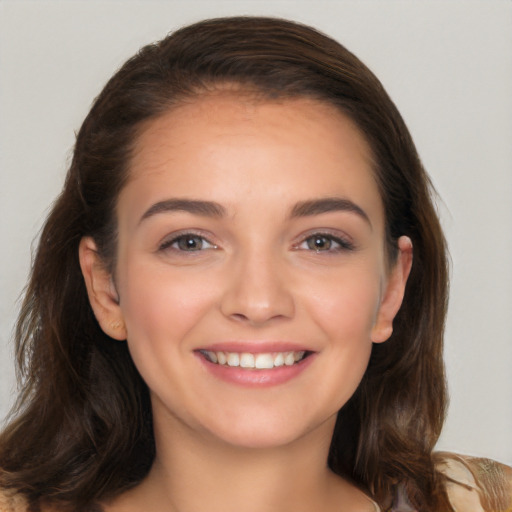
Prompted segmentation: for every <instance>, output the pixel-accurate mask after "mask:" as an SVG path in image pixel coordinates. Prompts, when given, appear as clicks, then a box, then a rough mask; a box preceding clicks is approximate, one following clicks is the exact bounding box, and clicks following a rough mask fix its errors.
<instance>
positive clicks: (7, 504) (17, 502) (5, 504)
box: [0, 489, 27, 512]
mask: <svg viewBox="0 0 512 512" xmlns="http://www.w3.org/2000/svg"><path fill="white" fill-rule="evenodd" d="M0 512H27V502H26V501H25V499H24V498H23V497H22V496H21V495H19V494H13V493H12V492H9V491H8V490H4V489H0Z"/></svg>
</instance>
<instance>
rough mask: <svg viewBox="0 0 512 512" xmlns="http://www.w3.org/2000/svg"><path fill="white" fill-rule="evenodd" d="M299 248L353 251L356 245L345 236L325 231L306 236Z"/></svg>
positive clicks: (319, 250)
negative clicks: (345, 238)
mask: <svg viewBox="0 0 512 512" xmlns="http://www.w3.org/2000/svg"><path fill="white" fill-rule="evenodd" d="M298 248H299V249H307V250H310V251H315V252H339V251H351V250H353V249H354V246H353V244H352V243H351V242H349V241H348V240H344V239H343V238H340V237H337V236H334V235H330V234H325V233H315V234H313V235H311V236H308V237H307V238H305V239H304V240H303V241H302V242H301V243H300V244H299V245H298Z"/></svg>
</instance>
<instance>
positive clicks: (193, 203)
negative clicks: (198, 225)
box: [139, 199, 226, 224]
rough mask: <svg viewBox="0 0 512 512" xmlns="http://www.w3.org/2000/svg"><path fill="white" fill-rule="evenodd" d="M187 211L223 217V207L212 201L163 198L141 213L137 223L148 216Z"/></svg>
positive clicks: (224, 211) (224, 213)
mask: <svg viewBox="0 0 512 512" xmlns="http://www.w3.org/2000/svg"><path fill="white" fill-rule="evenodd" d="M176 211H181V212H188V213H192V214H195V215H202V216H205V217H223V216H224V215H226V210H225V208H224V207H223V206H222V205H220V204H219V203H215V202H213V201H200V200H196V199H165V200H164V201H159V202H158V203H155V204H153V205H152V206H150V207H149V208H148V209H147V210H146V211H145V212H144V214H143V215H142V217H141V218H140V220H139V224H140V223H141V222H142V221H143V220H145V219H148V218H149V217H152V216H154V215H158V214H160V213H167V212H176Z"/></svg>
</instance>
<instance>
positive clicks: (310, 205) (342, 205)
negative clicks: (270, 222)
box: [290, 197, 372, 227]
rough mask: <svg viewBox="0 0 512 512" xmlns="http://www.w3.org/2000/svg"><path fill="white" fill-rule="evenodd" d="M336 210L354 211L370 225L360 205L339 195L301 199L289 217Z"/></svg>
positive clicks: (307, 215)
mask: <svg viewBox="0 0 512 512" xmlns="http://www.w3.org/2000/svg"><path fill="white" fill-rule="evenodd" d="M337 211H343V212H350V213H355V214H356V215H358V216H359V217H361V218H362V219H363V220H365V221H366V222H367V223H368V224H369V225H370V227H372V223H371V222H370V218H369V217H368V215H367V213H366V212H365V211H364V210H363V209H362V208H361V207H360V206H358V205H357V204H356V203H354V202H353V201H350V200H349V199H344V198H341V197H326V198H322V199H311V200H309V201H301V202H300V203H297V204H296V205H295V206H294V207H293V208H292V211H291V214H290V217H291V218H292V219H293V218H296V217H309V216H311V215H320V214H322V213H330V212H337Z"/></svg>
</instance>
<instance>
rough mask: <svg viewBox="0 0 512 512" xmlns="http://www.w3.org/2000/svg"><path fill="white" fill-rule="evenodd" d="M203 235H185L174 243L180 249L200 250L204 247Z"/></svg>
mask: <svg viewBox="0 0 512 512" xmlns="http://www.w3.org/2000/svg"><path fill="white" fill-rule="evenodd" d="M203 240H204V239H203V237H201V236H197V235H183V236H180V237H179V238H177V239H176V240H175V241H174V243H175V244H176V247H177V248H178V249H179V250H180V251H200V250H201V249H202V248H203Z"/></svg>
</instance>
